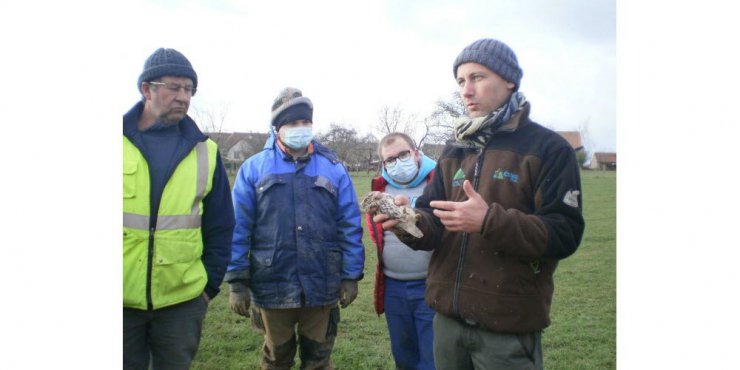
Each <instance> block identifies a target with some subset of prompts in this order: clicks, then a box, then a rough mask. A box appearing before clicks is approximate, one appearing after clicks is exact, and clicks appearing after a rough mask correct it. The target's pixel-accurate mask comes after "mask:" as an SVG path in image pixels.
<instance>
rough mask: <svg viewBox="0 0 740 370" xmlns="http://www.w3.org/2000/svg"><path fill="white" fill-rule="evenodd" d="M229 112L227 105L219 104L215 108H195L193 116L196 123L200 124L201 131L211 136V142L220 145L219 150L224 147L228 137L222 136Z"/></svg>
mask: <svg viewBox="0 0 740 370" xmlns="http://www.w3.org/2000/svg"><path fill="white" fill-rule="evenodd" d="M228 112H229V106H228V104H225V103H219V104H217V105H216V106H213V107H206V108H202V107H193V116H194V118H195V123H197V124H198V126H199V127H200V129H201V130H202V131H203V132H205V133H207V134H215V135H209V137H210V138H211V140H213V141H215V142H216V144H218V146H219V148H221V147H223V145H222V144H224V143H225V142H224V141H225V140H226V138H227V137H228V135H222V131H223V127H224V121H225V120H226V115H227V114H228Z"/></svg>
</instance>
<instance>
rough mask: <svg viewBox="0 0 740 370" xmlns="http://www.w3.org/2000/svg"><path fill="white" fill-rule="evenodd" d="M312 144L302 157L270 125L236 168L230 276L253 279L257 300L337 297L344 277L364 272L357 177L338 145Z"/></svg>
mask: <svg viewBox="0 0 740 370" xmlns="http://www.w3.org/2000/svg"><path fill="white" fill-rule="evenodd" d="M312 143H313V148H314V152H313V153H312V154H311V155H310V156H309V157H308V159H307V160H297V161H296V160H293V158H292V157H290V156H288V155H286V154H285V153H284V152H283V151H282V150H281V149H280V148H279V147H278V144H277V143H276V141H275V136H274V133H272V132H271V133H270V137H269V138H268V139H267V143H266V144H265V147H264V149H263V150H262V151H261V152H259V153H257V154H255V155H253V156H252V157H250V158H249V159H247V161H246V162H244V164H243V165H242V167H241V168H240V169H239V173H238V174H237V177H236V180H235V183H234V190H233V198H234V212H235V214H236V220H237V224H236V228H235V230H234V240H233V244H232V260H231V263H230V264H229V268H228V270H229V272H228V274H227V276H226V281H229V282H233V281H239V280H244V281H249V288H250V290H251V293H252V301H253V303H254V304H255V306H258V307H264V308H297V307H316V306H327V305H332V304H336V302H337V300H338V298H339V288H340V281H341V280H359V279H361V278H362V272H363V268H364V265H365V249H364V247H363V245H362V240H361V239H362V224H361V218H360V210H359V206H358V203H357V195H356V194H355V190H354V186H353V185H352V179H351V178H350V177H349V174H348V173H347V170H346V169H345V168H344V165H342V163H341V162H339V160H338V158H337V156H336V154H335V153H334V152H333V151H331V150H330V149H328V148H326V147H324V146H322V145H321V144H319V143H318V142H316V141H313V142H312Z"/></svg>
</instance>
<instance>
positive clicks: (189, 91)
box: [147, 81, 197, 96]
mask: <svg viewBox="0 0 740 370" xmlns="http://www.w3.org/2000/svg"><path fill="white" fill-rule="evenodd" d="M147 83H148V84H150V85H155V86H164V88H165V89H167V90H170V91H171V92H172V93H173V94H177V93H179V92H180V89H183V90H185V95H188V96H193V95H195V91H196V90H197V89H196V88H195V87H193V86H190V85H185V86H183V85H180V84H176V83H173V82H159V81H151V82H147Z"/></svg>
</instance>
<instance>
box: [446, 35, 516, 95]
mask: <svg viewBox="0 0 740 370" xmlns="http://www.w3.org/2000/svg"><path fill="white" fill-rule="evenodd" d="M469 62H473V63H478V64H482V65H484V66H486V67H488V69H490V70H491V71H493V72H495V73H496V74H497V75H499V76H501V78H503V79H504V80H506V81H508V82H511V83H513V84H514V85H516V86H514V91H517V90H519V83H520V82H521V80H522V75H523V72H522V68H521V67H519V61H518V60H517V59H516V55H515V54H514V51H513V50H511V48H510V47H509V46H508V45H506V44H504V43H503V42H501V41H498V40H494V39H481V40H478V41H475V42H473V43H472V44H470V45H468V46H467V47H465V49H463V51H462V52H460V55H458V56H457V58H456V59H455V63H454V64H453V67H452V74H453V75H454V77H455V78H457V67H459V66H460V65H461V64H463V63H469Z"/></svg>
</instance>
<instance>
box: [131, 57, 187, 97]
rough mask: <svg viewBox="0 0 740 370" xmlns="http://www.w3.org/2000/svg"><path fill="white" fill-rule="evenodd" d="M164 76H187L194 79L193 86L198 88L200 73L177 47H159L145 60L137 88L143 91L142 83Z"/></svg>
mask: <svg viewBox="0 0 740 370" xmlns="http://www.w3.org/2000/svg"><path fill="white" fill-rule="evenodd" d="M162 76H175V77H187V78H189V79H191V80H193V88H194V89H197V88H198V75H197V74H196V73H195V70H194V69H193V66H192V65H191V64H190V61H189V60H188V58H185V56H184V55H182V53H180V52H179V51H177V50H175V49H165V48H159V49H157V50H156V51H154V53H152V55H150V56H149V58H147V59H146V62H144V70H143V71H142V72H141V75H139V81H138V82H137V83H138V85H137V88H138V90H139V92H142V91H141V83H142V82H144V81H147V82H148V81H153V80H156V79H158V78H160V77H162Z"/></svg>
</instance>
